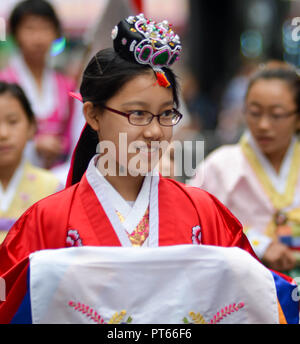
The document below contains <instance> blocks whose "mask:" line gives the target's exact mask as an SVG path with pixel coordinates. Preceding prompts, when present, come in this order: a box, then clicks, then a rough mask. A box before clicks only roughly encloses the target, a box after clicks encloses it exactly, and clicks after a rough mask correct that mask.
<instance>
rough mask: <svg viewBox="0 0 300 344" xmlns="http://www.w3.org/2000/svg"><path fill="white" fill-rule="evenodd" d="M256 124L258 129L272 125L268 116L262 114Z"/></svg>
mask: <svg viewBox="0 0 300 344" xmlns="http://www.w3.org/2000/svg"><path fill="white" fill-rule="evenodd" d="M257 126H258V128H259V129H269V128H270V127H271V126H272V121H271V118H270V116H268V115H262V116H261V118H260V119H259V120H258V122H257Z"/></svg>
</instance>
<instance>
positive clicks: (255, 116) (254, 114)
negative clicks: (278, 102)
mask: <svg viewBox="0 0 300 344" xmlns="http://www.w3.org/2000/svg"><path fill="white" fill-rule="evenodd" d="M244 112H245V114H246V116H248V118H250V119H251V120H252V121H255V122H257V121H259V120H260V119H261V118H262V117H263V115H264V112H265V111H264V112H263V111H254V110H253V111H251V109H249V108H247V107H245V108H244ZM297 113H298V110H297V109H295V110H291V111H286V112H285V113H282V114H274V113H273V114H272V113H268V112H266V115H268V118H269V119H270V120H271V122H272V123H280V122H281V121H282V120H284V119H286V118H289V117H291V116H294V115H296V114H297Z"/></svg>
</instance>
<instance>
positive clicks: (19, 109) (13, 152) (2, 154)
mask: <svg viewBox="0 0 300 344" xmlns="http://www.w3.org/2000/svg"><path fill="white" fill-rule="evenodd" d="M35 130H36V122H35V117H34V114H33V112H32V109H31V106H30V104H29V102H28V99H27V98H26V96H25V94H24V92H23V90H22V89H21V88H20V87H19V86H18V85H16V84H8V83H6V82H0V243H1V242H2V241H3V240H4V238H5V236H6V234H7V232H8V230H9V229H10V228H11V226H12V225H13V224H14V222H15V221H16V220H17V219H18V218H19V216H20V215H21V214H22V213H23V212H24V211H25V210H27V208H29V207H30V206H31V205H32V204H33V203H35V202H37V201H38V200H39V199H41V198H43V197H46V196H48V195H50V194H52V193H54V192H56V191H58V189H59V188H60V185H59V182H58V179H57V178H56V177H55V176H54V175H53V174H52V173H50V172H49V171H47V170H44V169H41V168H39V167H35V166H33V165H32V164H30V163H29V162H28V161H26V158H25V157H24V155H23V152H24V148H25V146H26V143H27V142H28V140H30V139H31V138H32V137H33V136H34V133H35Z"/></svg>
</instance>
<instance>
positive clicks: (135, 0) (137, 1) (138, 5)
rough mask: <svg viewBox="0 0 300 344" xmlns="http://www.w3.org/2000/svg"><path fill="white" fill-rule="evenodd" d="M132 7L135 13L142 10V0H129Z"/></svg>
mask: <svg viewBox="0 0 300 344" xmlns="http://www.w3.org/2000/svg"><path fill="white" fill-rule="evenodd" d="M131 2H132V7H133V8H135V9H136V11H137V14H138V13H142V12H143V0H131Z"/></svg>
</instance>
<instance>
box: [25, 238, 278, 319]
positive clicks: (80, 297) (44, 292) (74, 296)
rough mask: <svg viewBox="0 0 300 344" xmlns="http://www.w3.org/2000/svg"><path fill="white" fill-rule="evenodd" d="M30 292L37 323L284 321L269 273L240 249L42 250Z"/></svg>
mask: <svg viewBox="0 0 300 344" xmlns="http://www.w3.org/2000/svg"><path fill="white" fill-rule="evenodd" d="M30 299H31V311H32V322H33V323H35V324H39V323H89V324H92V323H100V324H101V323H109V322H110V323H127V322H131V323H137V324H138V323H139V324H147V323H148V324H183V323H224V324H228V323H235V324H252V323H278V322H279V320H278V317H279V315H278V306H277V297H276V286H275V283H274V280H273V277H272V274H271V272H270V271H269V270H267V269H266V268H265V267H264V266H263V265H262V264H260V263H259V262H258V261H256V260H255V259H254V258H253V257H252V256H251V255H250V254H248V253H247V252H245V251H243V250H241V249H239V248H224V247H216V246H204V245H203V246H194V245H179V246H165V247H156V248H143V249H141V248H129V247H76V248H67V249H58V250H43V251H38V252H35V253H33V254H31V256H30Z"/></svg>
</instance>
